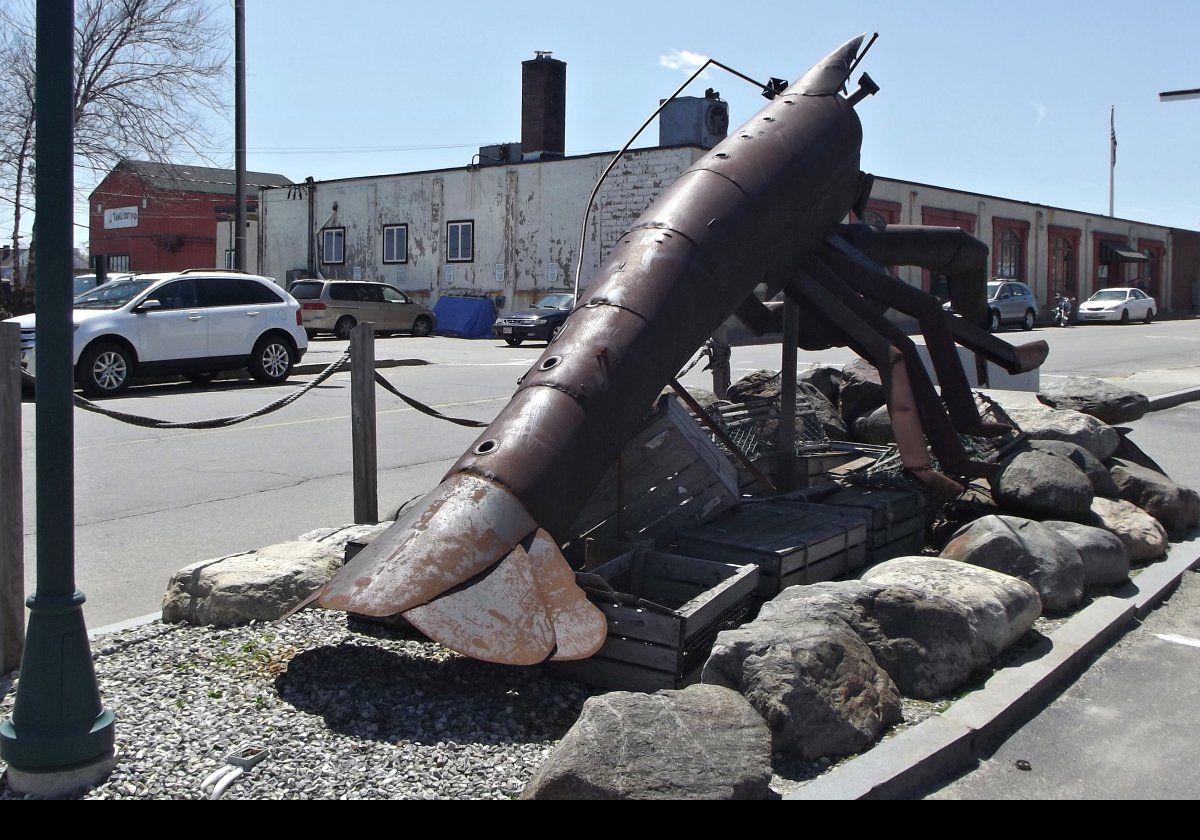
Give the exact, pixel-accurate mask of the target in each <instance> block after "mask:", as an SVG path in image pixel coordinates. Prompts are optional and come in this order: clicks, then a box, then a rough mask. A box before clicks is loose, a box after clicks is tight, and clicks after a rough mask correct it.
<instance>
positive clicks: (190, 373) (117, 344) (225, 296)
mask: <svg viewBox="0 0 1200 840" xmlns="http://www.w3.org/2000/svg"><path fill="white" fill-rule="evenodd" d="M72 318H73V320H74V324H75V341H74V356H73V357H72V360H73V362H74V364H75V379H76V382H78V384H79V387H80V388H82V389H83V392H84V393H85V394H88V395H89V396H107V395H112V394H117V393H120V392H121V391H123V390H125V388H126V387H127V386H128V385H129V382H130V379H132V378H133V376H135V375H148V374H184V375H186V376H187V377H188V379H191V380H192V381H193V382H211V381H212V380H213V379H214V378H215V377H216V375H217V373H218V372H219V371H222V370H237V369H240V368H247V369H249V371H250V374H251V376H253V377H254V378H255V379H256V380H258V381H259V382H265V383H275V382H282V381H284V380H285V379H287V378H288V376H289V374H290V373H291V371H292V366H293V365H294V364H295V363H296V362H298V361H300V359H301V357H303V355H304V352H305V351H306V350H307V349H308V337H307V336H306V335H305V334H304V328H303V327H302V326H301V317H300V304H298V303H297V302H296V300H295V298H293V297H292V296H291V295H289V294H288V293H287V292H285V291H284V290H283V289H281V288H279V286H277V285H276V284H275V283H274V282H273V281H271V280H270V279H268V278H266V277H255V276H253V275H249V274H242V273H240V272H233V271H213V270H196V269H191V270H188V271H180V272H171V273H169V274H139V275H137V276H135V277H132V278H129V279H123V280H119V281H117V282H114V283H106V284H105V285H103V286H98V287H97V288H95V289H92V290H91V291H89V292H86V293H84V294H82V295H80V296H79V297H77V298H75V308H74V311H73V313H72ZM9 320H11V321H15V322H17V323H18V324H20V326H21V359H22V364H23V365H24V366H25V367H26V368H27V369H28V370H29V372H30V373H33V374H35V375H36V370H35V365H34V344H35V342H34V338H35V333H36V329H35V322H34V316H33V315H22V316H21V317H19V318H11V319H9Z"/></svg>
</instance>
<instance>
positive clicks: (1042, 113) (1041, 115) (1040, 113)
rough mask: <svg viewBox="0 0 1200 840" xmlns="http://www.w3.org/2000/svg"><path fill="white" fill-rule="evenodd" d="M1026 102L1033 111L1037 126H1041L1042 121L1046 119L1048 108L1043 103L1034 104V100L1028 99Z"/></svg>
mask: <svg viewBox="0 0 1200 840" xmlns="http://www.w3.org/2000/svg"><path fill="white" fill-rule="evenodd" d="M1025 102H1026V103H1028V105H1029V107H1030V108H1032V109H1033V113H1034V116H1035V118H1036V123H1037V125H1041V124H1042V121H1043V120H1045V119H1046V106H1045V105H1043V104H1042V103H1041V102H1034V101H1033V100H1032V99H1026V100H1025Z"/></svg>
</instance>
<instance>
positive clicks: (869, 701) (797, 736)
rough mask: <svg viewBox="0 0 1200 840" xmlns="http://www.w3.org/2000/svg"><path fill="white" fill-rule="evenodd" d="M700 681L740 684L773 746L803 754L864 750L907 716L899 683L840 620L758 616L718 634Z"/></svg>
mask: <svg viewBox="0 0 1200 840" xmlns="http://www.w3.org/2000/svg"><path fill="white" fill-rule="evenodd" d="M703 680H704V682H705V683H708V684H714V685H722V686H726V687H728V688H732V689H735V690H736V691H739V692H740V693H741V694H742V695H744V696H745V698H746V699H747V700H749V701H750V704H751V705H752V706H753V707H754V708H755V709H756V710H758V713H759V714H760V715H762V716H763V718H764V719H765V720H766V722H767V726H768V727H769V728H770V730H771V742H772V748H773V749H774V751H775V752H780V753H786V754H790V755H798V756H800V757H802V758H805V759H814V758H819V757H821V756H839V755H852V754H853V753H857V752H860V751H861V750H863V749H864V748H865V747H866V746H867V745H869V744H871V743H872V742H873V741H875V739H877V738H878V737H879V736H880V735H882V734H883V732H884V731H885V730H886V729H887V728H888V727H889V726H891V725H893V724H896V723H899V722H900V721H901V720H902V719H903V715H902V713H901V707H900V695H899V694H898V693H897V692H896V686H895V684H894V683H893V682H892V680H891V678H890V677H889V676H888V675H887V672H886V671H884V670H883V668H881V667H880V666H879V663H878V662H876V661H875V657H874V656H873V655H872V653H871V649H870V648H869V647H867V645H866V643H865V642H864V641H863V640H862V639H861V638H859V636H858V634H857V633H855V632H854V631H853V630H851V629H850V627H849V625H847V624H846V623H845V622H844V621H841V620H840V619H831V620H813V619H810V618H806V617H799V616H796V617H781V616H775V617H771V616H762V615H760V616H759V617H758V618H757V619H756V620H754V621H752V622H750V623H749V624H745V625H743V626H742V627H739V628H737V629H735V630H726V631H724V632H722V633H719V634H718V635H717V641H716V644H715V645H714V647H713V650H712V653H711V654H710V656H709V658H708V661H707V662H705V664H704V674H703Z"/></svg>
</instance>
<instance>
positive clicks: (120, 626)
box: [88, 612, 162, 642]
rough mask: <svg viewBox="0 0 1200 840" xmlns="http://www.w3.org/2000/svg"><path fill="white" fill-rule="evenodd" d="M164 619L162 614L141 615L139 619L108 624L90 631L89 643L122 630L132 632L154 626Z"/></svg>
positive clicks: (128, 619)
mask: <svg viewBox="0 0 1200 840" xmlns="http://www.w3.org/2000/svg"><path fill="white" fill-rule="evenodd" d="M161 618H162V613H161V612H153V613H147V614H146V615H139V616H138V617H137V618H127V619H125V620H124V621H118V622H116V623H115V624H106V625H104V626H103V627H97V628H96V629H95V630H89V631H88V641H90V642H94V641H95V640H96V639H98V638H100V637H101V636H106V635H108V634H109V633H120V632H121V631H122V630H132V629H133V628H135V627H142V626H143V625H146V624H153V623H154V622H156V621H158V620H159V619H161Z"/></svg>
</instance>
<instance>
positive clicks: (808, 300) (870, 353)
mask: <svg viewBox="0 0 1200 840" xmlns="http://www.w3.org/2000/svg"><path fill="white" fill-rule="evenodd" d="M801 279H803V280H807V281H809V282H804V283H795V282H793V283H791V284H790V285H789V286H788V287H787V288H786V289H785V290H784V291H785V293H786V294H787V295H788V297H790V298H792V299H793V300H795V301H796V302H797V303H802V304H805V305H806V306H808V307H810V308H811V309H813V310H815V311H816V312H817V313H819V314H820V315H821V316H823V317H824V318H825V319H826V321H827V323H829V324H836V325H837V327H836V329H837V330H838V332H840V333H841V334H842V336H843V337H844V338H845V343H846V346H848V347H850V348H851V349H852V350H853V351H854V352H855V353H858V354H859V355H860V356H862V357H863V358H864V359H866V360H867V361H869V362H870V363H871V364H872V365H873V366H874V367H875V369H876V370H878V371H879V377H880V379H881V380H882V382H883V388H884V394H885V395H886V398H887V404H888V412H889V413H890V414H891V416H892V429H893V432H894V434H895V437H896V446H897V447H898V448H899V450H900V459H901V461H903V463H904V466H905V467H906V468H907V469H908V470H909V471H910V472H912V473H913V474H914V475H915V476H917V477H918V478H920V479H921V480H922V481H923V482H925V483H926V484H928V485H929V486H931V487H933V488H934V489H936V490H938V491H939V492H942V493H945V494H947V495H954V494H958V493H961V492H962V489H963V488H962V486H961V485H959V484H958V483H957V482H955V481H954V480H952V479H950V478H948V477H947V476H944V475H942V474H941V473H939V472H937V471H936V470H934V468H933V465H932V464H931V463H930V461H929V453H928V451H927V449H926V442H925V435H924V433H923V432H922V430H921V419H920V414H919V411H920V409H919V407H918V405H917V401H916V399H915V397H914V395H913V389H912V384H911V381H910V379H909V376H908V373H909V371H908V367H907V365H906V363H905V359H904V354H903V353H902V352H901V351H900V350H898V349H897V348H896V347H895V346H894V345H893V344H892V343H891V342H889V341H888V340H887V339H886V338H884V336H883V335H882V334H881V333H880V332H879V331H878V330H876V329H873V328H872V327H871V326H869V325H868V324H867V323H866V322H865V320H864V319H863V318H862V317H860V316H861V315H863V314H864V312H863V310H864V309H865V307H864V306H863V305H862V303H861V301H859V302H858V304H857V306H854V305H853V304H851V305H847V302H846V301H843V300H840V299H839V297H838V296H837V295H835V294H834V293H833V292H831V291H830V290H829V289H827V288H826V287H825V286H824V285H823V284H822V283H821V282H819V281H817V280H816V279H815V278H812V277H810V276H808V275H807V274H806V273H805V272H801ZM852 307H853V308H852Z"/></svg>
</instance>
